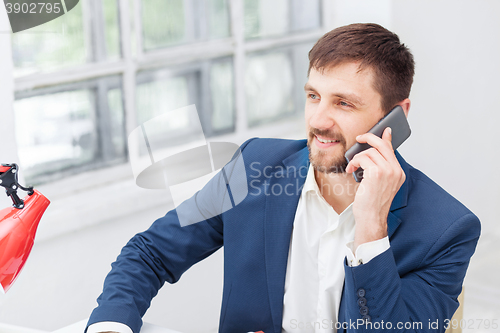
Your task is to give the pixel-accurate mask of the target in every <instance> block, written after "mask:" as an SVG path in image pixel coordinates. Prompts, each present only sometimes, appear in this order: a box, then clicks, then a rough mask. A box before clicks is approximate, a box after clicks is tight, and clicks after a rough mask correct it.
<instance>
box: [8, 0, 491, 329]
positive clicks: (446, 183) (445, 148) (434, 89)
mask: <svg viewBox="0 0 500 333" xmlns="http://www.w3.org/2000/svg"><path fill="white" fill-rule="evenodd" d="M329 8H330V7H329ZM331 10H332V13H331V15H330V19H329V21H330V22H332V24H334V25H335V26H338V25H341V24H347V23H352V22H358V21H360V22H368V21H373V22H378V23H381V24H383V25H384V26H386V27H388V28H390V29H392V30H393V31H395V32H396V33H397V34H398V35H399V36H400V38H401V39H402V41H403V42H404V43H405V44H407V45H408V46H409V47H410V49H411V50H412V52H413V53H414V55H415V60H416V64H417V67H416V77H415V83H414V86H413V90H412V93H411V96H410V97H411V100H412V107H411V111H410V117H409V120H410V124H411V127H412V130H413V134H412V136H411V137H410V139H409V140H408V142H406V143H405V144H404V145H403V146H402V147H401V149H400V151H401V153H402V154H403V155H404V156H405V158H406V160H407V161H408V162H409V163H410V164H412V165H414V166H415V167H417V168H419V169H421V170H422V171H424V172H425V173H427V174H428V175H429V176H430V177H431V178H433V179H434V180H435V181H436V182H437V183H438V184H440V185H442V186H443V187H444V188H445V189H447V190H448V191H449V192H450V193H451V194H452V195H454V196H455V197H457V198H458V199H460V200H461V201H462V202H463V203H464V204H466V205H467V206H468V207H469V208H470V209H472V210H473V211H474V212H475V213H476V214H477V215H478V216H479V217H480V219H481V221H482V225H483V234H482V238H481V240H480V243H479V246H478V249H477V253H476V255H475V256H474V257H473V259H472V262H471V265H470V269H469V272H468V276H467V278H466V296H465V302H466V307H465V314H464V317H465V318H466V319H477V318H481V319H490V320H491V319H493V318H500V313H499V312H498V311H499V310H498V309H500V306H499V299H500V297H499V296H500V288H499V287H498V285H497V283H496V281H494V279H496V276H498V273H499V270H500V268H499V267H500V265H498V263H499V261H500V260H499V259H498V256H499V254H500V242H498V239H499V237H500V225H499V224H498V223H497V221H496V219H495V217H496V216H495V215H496V214H495V211H494V209H495V208H496V207H497V206H498V205H499V204H500V200H499V199H500V193H499V192H500V190H499V189H500V176H499V173H498V171H497V170H496V166H498V165H500V157H499V154H498V149H497V148H496V145H495V141H496V136H495V133H496V131H495V127H496V126H497V124H498V123H500V112H499V111H500V110H499V109H500V107H499V106H498V98H497V96H499V93H500V82H499V80H498V79H497V78H498V77H499V76H500V68H499V66H500V65H499V64H498V59H500V42H499V41H500V20H498V18H499V17H500V2H498V1H496V0H489V1H486V0H474V1H472V0H470V1H457V0H446V1H444V0H441V1H440V0H432V1H431V0H425V1H423V0H420V1H409V0H392V1H390V0H383V1H374V0H364V1H359V0H336V1H332V4H331ZM325 16H326V17H328V14H325ZM1 19H2V21H0V22H1V24H2V30H6V28H5V23H6V21H5V19H6V18H1ZM7 40H8V34H0V43H1V44H0V49H1V50H2V51H0V70H1V72H0V73H2V72H3V71H4V70H6V68H7V70H9V69H8V68H11V67H8V66H12V64H11V63H10V52H8V47H9V42H8V41H7ZM1 77H2V89H0V103H1V105H2V109H1V111H0V114H1V115H2V117H5V116H7V118H3V119H6V122H4V121H3V120H2V122H0V129H1V131H2V134H5V133H7V139H6V140H2V141H0V160H1V161H4V159H5V158H7V159H8V161H11V160H16V159H17V156H16V152H15V151H13V150H12V149H11V148H10V147H11V146H10V144H11V140H13V136H12V131H10V130H9V129H6V127H7V124H8V123H11V122H12V119H11V118H12V117H11V115H12V111H11V103H12V80H11V79H10V77H9V76H8V75H7V76H6V75H2V76H1ZM9 117H10V118H9ZM298 126H299V127H298V128H302V127H301V125H300V122H299V125H298ZM269 133H272V131H271V130H270V131H269V132H268V133H267V134H266V133H263V134H262V135H263V136H264V135H270V134H269ZM295 133H296V136H302V135H303V132H301V130H297V131H296V132H295ZM120 184H121V185H120V186H122V187H120V188H122V190H121V192H124V191H126V192H129V193H132V194H133V195H137V196H138V197H140V198H143V199H142V200H144V201H147V200H149V199H151V200H152V201H151V202H152V203H151V204H149V205H148V204H144V205H142V207H144V209H146V208H147V210H143V211H141V210H139V209H136V211H135V212H131V211H127V212H126V213H122V214H120V212H117V213H116V215H115V216H117V217H116V218H105V219H104V220H103V221H102V222H101V223H99V224H97V225H91V226H86V220H87V219H93V218H94V216H93V215H92V211H91V209H89V207H92V205H96V207H97V204H96V202H95V201H93V200H91V199H90V198H88V199H87V201H85V202H80V203H69V204H72V205H74V206H72V208H71V209H72V210H73V213H72V214H71V218H70V219H68V221H67V225H68V226H78V227H69V228H68V229H64V230H65V233H64V234H61V235H59V236H57V237H55V238H54V237H52V238H51V237H49V236H44V234H45V232H44V230H43V223H44V220H42V226H41V230H40V231H41V232H42V234H41V236H42V238H41V241H40V240H39V241H38V242H37V243H36V244H35V247H34V249H33V252H32V256H31V257H30V259H29V261H28V263H27V265H26V267H25V270H24V271H23V273H22V274H21V275H20V278H19V280H18V281H17V283H16V284H15V285H14V286H13V287H12V289H11V290H10V292H9V293H8V294H7V295H6V296H3V297H0V322H5V323H9V324H15V325H23V326H28V327H32V328H37V329H43V330H48V331H50V330H55V329H57V328H59V327H62V326H65V325H68V324H70V323H72V322H76V321H78V320H81V319H83V318H84V317H87V316H88V315H89V314H90V311H91V310H92V308H93V307H94V305H95V298H96V297H97V296H98V294H99V293H100V290H101V287H102V281H103V278H104V276H105V274H106V273H107V272H108V271H109V268H110V263H111V261H113V260H114V258H115V257H116V255H117V254H118V253H119V249H120V248H121V246H122V245H123V244H125V242H126V240H127V239H128V238H130V237H131V236H132V235H133V234H135V233H136V232H139V231H142V230H144V229H145V228H147V226H149V225H150V224H151V222H153V220H154V219H155V218H157V217H159V216H162V215H163V214H164V213H165V211H166V210H167V208H168V207H169V206H168V205H169V204H168V200H167V199H168V198H165V200H158V197H157V194H156V193H149V194H146V193H144V192H141V191H140V190H138V189H135V190H134V186H133V183H132V179H131V176H124V179H123V181H122V183H120ZM47 191H48V192H47V194H48V193H50V194H51V199H55V200H53V205H52V209H53V211H52V212H48V214H49V215H47V216H46V217H49V216H56V215H57V210H61V209H63V207H62V206H61V203H62V202H65V203H67V204H68V202H69V201H71V198H83V197H82V196H78V195H79V194H75V196H74V197H73V196H72V195H71V194H67V195H64V197H65V198H66V199H63V198H62V195H61V196H59V197H58V196H57V195H56V191H55V190H54V189H51V188H47ZM103 191H104V193H105V194H106V195H104V198H109V199H110V200H114V201H113V204H111V205H110V208H109V209H111V210H117V209H119V208H118V207H119V201H116V198H113V196H112V195H110V194H111V193H113V192H112V191H111V190H108V192H106V190H103ZM134 191H136V192H134ZM116 192H118V191H116ZM117 195H118V193H117ZM75 200H76V199H75ZM94 200H95V199H94ZM155 200H156V201H155ZM106 202H107V201H105V202H104V203H103V204H106ZM117 202H118V203H117ZM117 205H118V206H117ZM4 206H5V205H3V206H2V207H4ZM138 206H141V205H138ZM98 209H102V206H99V207H98ZM54 210H55V211H54ZM51 214H52V215H51ZM44 218H45V217H44ZM45 220H46V219H45ZM46 223H47V222H46ZM62 228H63V227H61V229H62ZM221 287H222V252H217V253H216V254H214V256H212V257H211V258H209V259H208V260H206V261H205V262H203V263H200V264H199V265H198V266H195V267H194V268H193V269H192V270H191V271H188V272H187V273H186V274H185V276H184V277H183V278H182V279H181V281H180V282H179V283H178V284H176V285H174V286H166V287H164V288H163V289H162V291H161V292H160V294H159V296H158V297H157V298H156V299H155V300H154V302H153V305H152V307H151V309H150V310H149V312H148V313H147V314H146V317H145V320H146V321H149V322H151V323H155V324H158V325H162V326H166V327H170V328H173V329H177V330H180V331H183V332H208V331H214V330H215V328H216V325H217V323H218V313H219V306H220V299H221V290H222V288H221ZM476 331H478V330H476Z"/></svg>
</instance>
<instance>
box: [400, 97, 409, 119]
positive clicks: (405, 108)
mask: <svg viewBox="0 0 500 333" xmlns="http://www.w3.org/2000/svg"><path fill="white" fill-rule="evenodd" d="M398 105H401V107H402V108H403V111H404V113H405V116H406V118H408V112H410V105H411V102H410V99H409V98H405V99H404V100H402V101H401V102H399V103H398Z"/></svg>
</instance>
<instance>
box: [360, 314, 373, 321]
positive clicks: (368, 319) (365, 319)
mask: <svg viewBox="0 0 500 333" xmlns="http://www.w3.org/2000/svg"><path fill="white" fill-rule="evenodd" d="M362 319H363V320H364V321H365V322H371V321H372V317H370V316H369V315H364V316H363V318H362Z"/></svg>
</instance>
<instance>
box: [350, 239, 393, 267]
mask: <svg viewBox="0 0 500 333" xmlns="http://www.w3.org/2000/svg"><path fill="white" fill-rule="evenodd" d="M390 246H391V245H390V243H389V237H388V236H385V237H384V238H381V239H377V240H376V241H373V242H368V243H363V244H361V245H360V246H358V248H357V249H356V254H354V251H353V249H354V241H350V242H349V243H347V244H346V247H347V251H346V256H347V263H348V264H349V266H351V267H356V266H359V265H361V264H366V263H368V262H369V261H370V260H372V259H373V258H375V257H376V256H378V255H379V254H381V253H384V252H385V251H387V250H388V249H389V247H390Z"/></svg>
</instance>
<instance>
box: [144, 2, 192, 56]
mask: <svg viewBox="0 0 500 333" xmlns="http://www.w3.org/2000/svg"><path fill="white" fill-rule="evenodd" d="M142 29H143V36H144V49H145V50H151V49H155V48H161V47H165V46H169V45H173V44H180V43H182V42H185V41H186V39H187V34H186V21H185V17H184V1H183V0H143V1H142Z"/></svg>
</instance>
